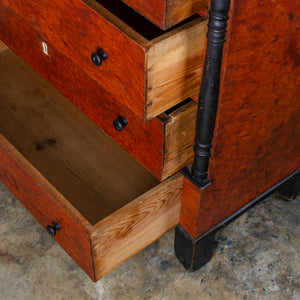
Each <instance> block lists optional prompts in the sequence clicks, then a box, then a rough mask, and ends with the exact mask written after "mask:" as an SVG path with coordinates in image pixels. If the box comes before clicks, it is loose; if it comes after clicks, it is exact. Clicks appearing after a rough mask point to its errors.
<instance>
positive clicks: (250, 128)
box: [181, 0, 300, 237]
mask: <svg viewBox="0 0 300 300" xmlns="http://www.w3.org/2000/svg"><path fill="white" fill-rule="evenodd" d="M299 11H300V2H299V1H295V0H290V1H283V0H280V1H269V2H265V3H263V4H262V2H261V1H259V0H251V1H250V0H243V1H236V0H234V1H232V6H231V12H230V19H229V28H228V34H227V42H226V43H225V51H224V60H223V66H222V77H221V78H222V84H221V91H220V101H219V107H218V114H217V120H216V128H215V134H214V139H213V147H212V157H211V160H210V166H209V178H210V180H211V185H210V186H209V187H207V188H205V189H203V190H202V191H201V192H199V193H198V201H199V209H198V214H197V215H196V216H195V215H193V216H192V215H191V214H190V213H189V212H188V210H189V209H188V206H189V205H193V203H194V201H190V199H189V197H188V193H187V197H184V198H183V203H184V204H183V206H186V207H187V212H186V213H182V215H181V223H182V224H185V225H184V227H185V228H186V229H187V230H188V231H189V232H191V233H192V234H193V236H194V237H197V236H200V235H202V234H203V233H204V232H206V231H207V230H209V229H210V228H212V227H213V226H215V225H216V224H217V223H219V222H220V221H222V220H223V219H224V218H226V217H228V216H230V215H231V214H232V213H233V212H235V211H236V210H238V209H239V208H241V207H242V206H243V205H245V204H246V203H248V202H249V201H251V200H253V199H255V198H256V197H258V196H259V195H260V194H261V193H263V192H264V191H266V190H268V189H269V188H271V187H272V186H273V185H274V184H276V183H277V182H279V181H280V180H282V179H284V178H285V177H287V176H288V175H289V174H291V173H292V172H293V171H295V170H297V168H299V167H300V155H299V153H300V122H299V111H300V101H299V100H300V98H299V97H300V39H299V31H300V13H299ZM184 193H185V192H184ZM194 198H195V197H193V199H194Z"/></svg>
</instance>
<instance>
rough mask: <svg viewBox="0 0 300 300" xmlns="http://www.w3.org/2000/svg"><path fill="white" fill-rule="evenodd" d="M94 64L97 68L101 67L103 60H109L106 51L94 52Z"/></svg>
mask: <svg viewBox="0 0 300 300" xmlns="http://www.w3.org/2000/svg"><path fill="white" fill-rule="evenodd" d="M91 59H92V62H93V63H94V65H95V66H97V67H99V66H101V64H102V60H105V59H107V54H106V52H105V51H104V50H100V51H98V52H93V53H92V54H91Z"/></svg>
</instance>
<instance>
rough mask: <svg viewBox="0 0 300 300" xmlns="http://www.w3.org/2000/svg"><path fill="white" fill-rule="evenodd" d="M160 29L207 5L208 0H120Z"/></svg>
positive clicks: (170, 25) (172, 24)
mask: <svg viewBox="0 0 300 300" xmlns="http://www.w3.org/2000/svg"><path fill="white" fill-rule="evenodd" d="M122 1H124V2H125V3H127V4H128V5H130V6H131V7H133V8H134V9H136V10H137V11H138V12H140V13H141V14H142V15H144V16H145V17H147V18H148V19H149V20H151V21H152V22H153V23H155V24H156V25H157V26H159V27H160V28H162V29H167V28H170V27H172V26H174V25H175V24H177V23H179V22H181V21H182V20H184V19H186V18H188V17H190V16H191V15H193V14H195V13H196V12H198V11H199V10H203V9H206V8H207V7H208V2H209V1H208V0H176V1H174V0H152V1H143V0H122Z"/></svg>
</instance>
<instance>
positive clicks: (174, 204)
mask: <svg viewBox="0 0 300 300" xmlns="http://www.w3.org/2000/svg"><path fill="white" fill-rule="evenodd" d="M28 71H29V75H28ZM0 132H1V135H0V179H1V181H3V183H4V184H5V185H6V186H7V187H8V188H9V189H10V190H11V191H12V192H13V193H14V194H15V195H16V197H17V198H18V199H19V200H20V201H21V202H22V203H23V204H24V205H25V207H26V208H27V209H28V210H29V211H30V212H31V213H32V214H33V216H34V217H35V218H36V219H37V220H38V221H39V222H40V223H41V225H42V226H43V227H45V228H46V229H47V230H48V232H49V233H50V234H52V235H53V236H54V238H55V239H56V241H57V242H58V243H59V244H60V245H61V246H62V247H63V248H64V249H65V250H66V252H67V253H68V254H69V255H70V256H72V258H73V259H74V260H75V261H76V262H77V263H78V264H79V265H80V266H81V267H82V269H83V270H84V271H85V272H86V273H87V274H88V275H89V276H90V277H91V278H92V279H93V280H97V279H99V278H100V277H102V276H103V275H105V274H106V273H108V272H109V271H110V270H112V269H113V268H115V267H116V266H118V265H119V264H120V263H122V262H123V261H124V260H126V259H128V258H129V257H131V256H132V255H134V254H135V253H137V252H138V251H140V250H141V249H143V248H144V247H146V246H147V245H148V244H150V243H151V242H153V241H154V240H156V239H157V238H158V237H159V236H161V235H162V234H164V233H165V232H167V231H168V230H169V229H171V228H172V227H174V226H176V224H178V222H179V214H180V205H181V192H182V182H183V178H182V176H181V175H175V176H173V177H171V178H169V179H168V180H166V181H165V182H163V183H159V181H158V180H157V179H156V178H155V177H154V176H153V175H151V174H150V173H148V172H147V171H146V170H145V169H144V168H143V167H142V166H141V165H139V164H138V163H137V162H136V160H135V159H134V158H133V157H132V156H130V155H129V154H128V153H127V152H126V151H125V150H123V149H122V148H121V147H120V146H119V145H118V144H117V143H115V142H114V141H113V140H112V139H111V138H110V137H109V136H107V135H106V134H105V133H104V132H103V131H102V130H101V129H99V127H98V126H96V125H95V124H94V123H93V122H92V121H91V120H90V119H89V118H87V117H86V116H85V115H84V114H83V113H82V112H80V111H79V110H78V109H77V108H76V107H75V106H73V105H72V104H71V103H70V102H69V101H68V100H67V99H65V98H64V97H63V96H61V95H60V94H58V93H57V91H56V90H55V89H54V88H52V87H51V86H50V85H49V84H48V83H47V82H46V81H45V80H44V79H43V78H42V77H41V76H40V75H38V74H37V73H36V72H33V71H32V69H31V68H30V67H29V66H28V65H26V64H25V63H24V62H23V61H22V60H21V59H20V58H18V57H17V56H16V55H15V54H13V53H12V52H11V51H10V50H8V49H7V50H4V51H2V52H0Z"/></svg>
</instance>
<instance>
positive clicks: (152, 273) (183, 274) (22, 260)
mask: <svg viewBox="0 0 300 300" xmlns="http://www.w3.org/2000/svg"><path fill="white" fill-rule="evenodd" d="M299 223H300V197H298V198H297V199H296V200H295V201H292V202H286V201H283V200H281V199H280V197H279V196H278V195H277V194H273V195H272V196H270V197H269V198H267V199H266V200H265V201H263V202H261V203H260V204H258V205H257V206H256V207H254V208H252V209H251V210H250V211H248V212H247V213H246V214H244V215H243V216H241V217H240V218H239V219H237V220H236V221H235V222H233V223H232V224H230V225H229V226H227V227H226V228H225V229H223V230H222V231H220V232H219V233H218V235H217V238H218V242H219V244H218V247H217V249H216V252H215V255H214V257H213V259H212V260H211V262H210V263H208V264H207V265H206V266H204V267H203V268H202V269H200V270H199V271H197V272H194V273H190V272H187V271H185V270H184V269H183V268H182V266H181V265H180V264H179V262H178V261H177V260H176V258H175V257H174V251H173V238H174V231H171V232H169V233H168V234H166V235H164V236H163V237H162V238H160V239H159V240H158V241H156V242H155V243H153V244H152V245H150V246H149V247H147V248H146V249H144V250H143V251H141V252H140V253H138V254H137V255H135V256H134V257H133V258H131V259H129V260H128V261H127V262H125V263H123V264H122V265H121V266H120V267H118V268H117V269H116V270H114V271H112V272H111V273H110V274H108V275H107V276H106V277H104V278H103V279H101V280H99V281H98V282H97V283H94V282H92V281H91V280H90V279H89V278H88V277H87V275H85V273H84V272H83V271H82V270H81V269H80V268H79V267H78V266H77V265H76V264H75V263H74V262H73V260H72V259H71V258H70V257H69V256H68V255H67V254H66V253H65V252H64V250H63V249H62V248H60V246H58V245H57V244H56V243H55V242H54V240H52V238H51V237H50V236H49V235H48V233H46V232H45V230H44V229H43V228H42V227H41V226H40V225H39V224H38V223H37V221H35V219H34V218H33V217H32V216H31V215H30V214H29V213H28V212H27V211H26V209H25V208H24V207H23V206H22V205H21V204H20V203H19V202H18V201H17V200H16V199H15V197H14V196H13V195H12V194H11V193H10V192H9V191H8V190H7V189H6V188H5V187H4V186H3V185H2V184H1V183H0V299H1V300H10V299H14V300H17V299H22V300H23V299H30V300H34V299H42V300H47V299H51V300H52V299H55V300H59V299H72V300H73V299H93V300H95V299H118V300H122V299H131V300H134V299H159V300H161V299H172V300H173V299H185V300H187V299H204V300H205V299H214V300H217V299H222V300H223V299H231V300H232V299H242V300H245V299H272V300H273V299H295V300H296V299H297V300H298V299H300V257H299V249H300V226H299Z"/></svg>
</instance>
